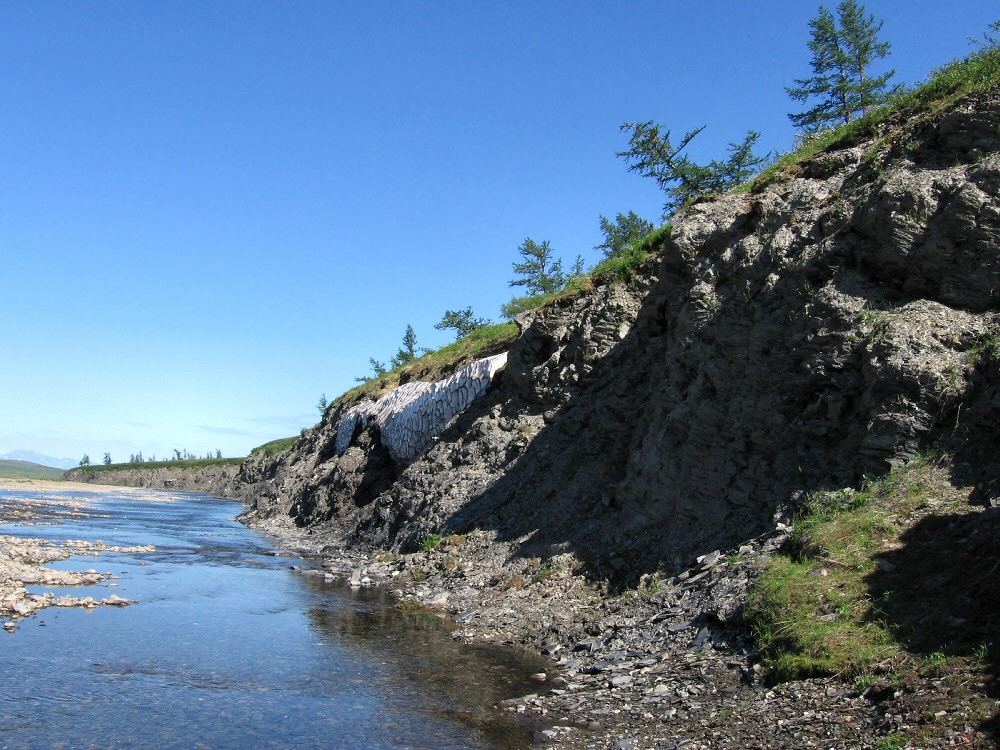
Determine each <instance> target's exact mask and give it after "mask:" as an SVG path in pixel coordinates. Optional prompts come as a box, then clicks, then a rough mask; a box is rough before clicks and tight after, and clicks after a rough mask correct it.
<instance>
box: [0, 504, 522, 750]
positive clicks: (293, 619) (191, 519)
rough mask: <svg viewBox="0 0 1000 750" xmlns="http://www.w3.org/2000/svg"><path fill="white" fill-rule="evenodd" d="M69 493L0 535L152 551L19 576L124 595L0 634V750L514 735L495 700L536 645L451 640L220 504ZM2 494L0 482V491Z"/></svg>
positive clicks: (418, 615) (414, 742)
mask: <svg viewBox="0 0 1000 750" xmlns="http://www.w3.org/2000/svg"><path fill="white" fill-rule="evenodd" d="M21 494H22V495H24V496H27V495H28V494H29V493H27V492H22V493H21ZM59 494H60V492H47V493H42V495H43V496H44V495H49V496H57V495H59ZM65 494H70V493H65ZM71 494H72V496H73V497H76V498H85V499H86V500H87V502H86V503H84V504H83V506H82V509H81V510H80V511H79V512H77V513H73V514H71V517H66V516H67V514H56V513H53V514H51V515H48V516H47V515H46V514H45V511H44V509H43V510H42V512H41V514H40V515H39V516H36V517H35V518H33V519H32V520H31V521H30V525H26V524H24V523H20V524H5V525H0V534H11V535H16V536H25V537H35V538H43V539H46V540H49V541H52V542H53V543H57V544H58V543H60V542H63V541H66V540H70V539H85V540H89V541H94V540H102V541H104V542H106V543H107V544H109V545H120V546H135V545H155V546H156V551H155V552H149V553H145V554H134V555H133V554H122V553H106V554H102V555H100V556H97V557H94V556H79V557H71V558H70V559H68V560H63V561H61V562H56V563H52V564H50V566H51V567H53V568H58V569H63V570H88V569H96V570H98V571H101V572H113V573H114V575H115V576H116V577H117V578H115V579H114V580H112V581H108V582H104V583H101V584H97V585H95V586H86V587H76V588H74V587H60V588H53V587H31V590H32V592H33V593H42V592H44V591H53V592H54V593H56V594H57V595H59V594H65V593H69V594H74V595H78V596H93V597H95V598H97V599H101V598H105V597H107V596H110V595H111V594H117V595H119V596H123V597H127V598H129V599H134V600H136V603H135V604H134V605H132V606H129V607H124V608H120V607H100V608H98V609H92V610H84V609H77V608H55V607H53V608H49V609H46V610H42V611H41V612H39V613H37V614H35V615H34V616H32V617H29V618H27V619H24V620H22V621H20V623H19V624H18V628H17V630H16V632H14V633H11V634H7V633H3V632H2V631H0V683H2V684H0V748H2V749H3V750H8V749H9V750H13V749H14V748H18V749H20V748H46V750H48V749H49V748H299V749H301V748H366V749H368V748H371V749H373V750H378V749H379V748H435V749H437V748H483V749H486V748H497V749H498V750H512V749H513V748H523V747H528V746H530V744H531V739H530V734H529V733H528V731H527V730H526V729H525V728H523V727H521V726H519V725H518V724H517V723H516V722H515V721H514V719H513V718H512V717H510V716H508V715H506V714H503V713H501V712H499V711H497V710H495V709H494V708H493V706H494V705H495V704H496V702H497V701H498V700H502V699H504V698H510V697H513V696H517V695H523V694H525V693H528V692H532V689H533V688H532V684H531V683H529V682H528V675H529V674H530V673H531V672H535V671H538V669H539V666H540V664H539V662H538V661H537V660H535V659H534V658H531V657H529V656H527V655H522V654H520V653H519V652H512V651H507V650H502V649H498V648H490V647H479V646H470V645H467V644H462V643H458V642H456V641H454V640H453V639H452V638H451V637H450V635H449V633H448V629H447V627H446V625H445V624H444V623H443V622H442V621H441V620H440V618H438V617H436V616H434V615H432V614H428V613H425V612H404V611H401V610H399V609H398V608H396V607H394V606H393V604H392V601H391V597H389V596H388V595H387V594H386V593H385V592H384V591H380V590H377V589H362V590H359V591H355V592H352V591H351V589H350V588H348V587H347V586H345V585H344V584H343V583H341V582H335V581H328V580H324V578H323V577H322V576H315V575H303V574H302V573H301V572H297V571H295V570H293V569H292V567H293V566H304V567H312V568H315V567H316V562H315V561H304V560H302V559H299V558H296V557H294V556H288V555H284V554H283V553H280V552H279V551H278V550H277V549H275V548H274V547H273V546H272V545H271V544H270V543H269V542H268V540H267V539H266V538H265V537H263V536H262V535H260V534H258V533H257V532H255V531H253V530H251V529H248V528H246V527H244V526H242V525H241V524H239V523H237V522H236V521H234V520H233V518H234V517H235V516H236V515H237V514H238V513H239V512H240V511H241V507H240V506H239V504H237V503H235V502H232V501H228V500H220V499H218V498H213V497H208V496H204V495H196V494H167V493H164V494H163V495H162V496H158V495H157V493H155V492H149V493H146V496H145V497H143V496H139V495H135V494H132V495H129V494H128V493H125V492H122V493H115V492H110V493H108V492H100V493H98V492H95V493H87V492H77V491H74V492H72V493H71ZM30 495H31V496H32V497H36V498H37V497H39V493H38V492H32V493H30ZM17 496H18V492H14V491H3V490H0V499H2V500H3V501H4V502H5V503H8V504H10V503H11V502H15V503H16V501H17V499H18V497H17ZM108 583H111V584H117V586H115V587H112V588H107V585H108ZM534 689H535V690H537V687H535V688H534Z"/></svg>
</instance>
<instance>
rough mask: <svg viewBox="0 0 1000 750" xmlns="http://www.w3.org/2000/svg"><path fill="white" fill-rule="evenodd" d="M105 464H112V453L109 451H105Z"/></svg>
mask: <svg viewBox="0 0 1000 750" xmlns="http://www.w3.org/2000/svg"><path fill="white" fill-rule="evenodd" d="M104 465H105V466H111V454H110V453H108V452H107V451H105V452H104Z"/></svg>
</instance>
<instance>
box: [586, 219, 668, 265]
mask: <svg viewBox="0 0 1000 750" xmlns="http://www.w3.org/2000/svg"><path fill="white" fill-rule="evenodd" d="M653 229H654V227H653V222H651V221H646V220H645V219H644V218H642V217H641V216H639V215H638V214H637V213H636V212H635V211H629V212H628V213H627V214H621V213H620V214H618V215H617V216H616V217H615V220H614V221H613V222H612V221H611V220H610V219H609V218H608V217H607V216H602V217H601V233H602V234H603V235H604V242H602V243H601V244H600V245H595V246H594V249H595V250H600V251H602V252H603V253H604V257H605V258H613V257H615V256H616V255H621V254H622V253H623V252H624V251H625V249H626V248H627V247H628V246H629V245H631V244H632V243H633V242H635V241H636V240H638V239H641V238H642V237H645V236H646V235H647V234H649V233H650V232H652V231H653Z"/></svg>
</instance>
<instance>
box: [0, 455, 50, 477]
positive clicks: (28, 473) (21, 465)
mask: <svg viewBox="0 0 1000 750" xmlns="http://www.w3.org/2000/svg"><path fill="white" fill-rule="evenodd" d="M65 473H66V471H65V470H64V469H57V468H55V467H52V466H42V465H41V464H36V463H32V462H31V461H9V460H6V459H0V478H2V479H62V477H63V474H65Z"/></svg>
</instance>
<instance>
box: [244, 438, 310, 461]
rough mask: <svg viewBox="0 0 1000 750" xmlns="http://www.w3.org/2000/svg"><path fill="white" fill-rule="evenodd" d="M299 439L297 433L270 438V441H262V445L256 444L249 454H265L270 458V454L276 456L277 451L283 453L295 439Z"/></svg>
mask: <svg viewBox="0 0 1000 750" xmlns="http://www.w3.org/2000/svg"><path fill="white" fill-rule="evenodd" d="M298 439H299V436H298V435H293V436H292V437H286V438H278V439H277V440H271V441H270V442H267V443H264V444H263V445H258V446H257V447H256V448H254V449H253V450H252V451H250V455H251V456H261V455H263V456H266V457H267V458H270V457H271V456H277V455H278V454H279V453H284V452H285V451H287V450H288V449H289V448H291V447H292V446H293V445H294V444H295V441H296V440H298Z"/></svg>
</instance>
